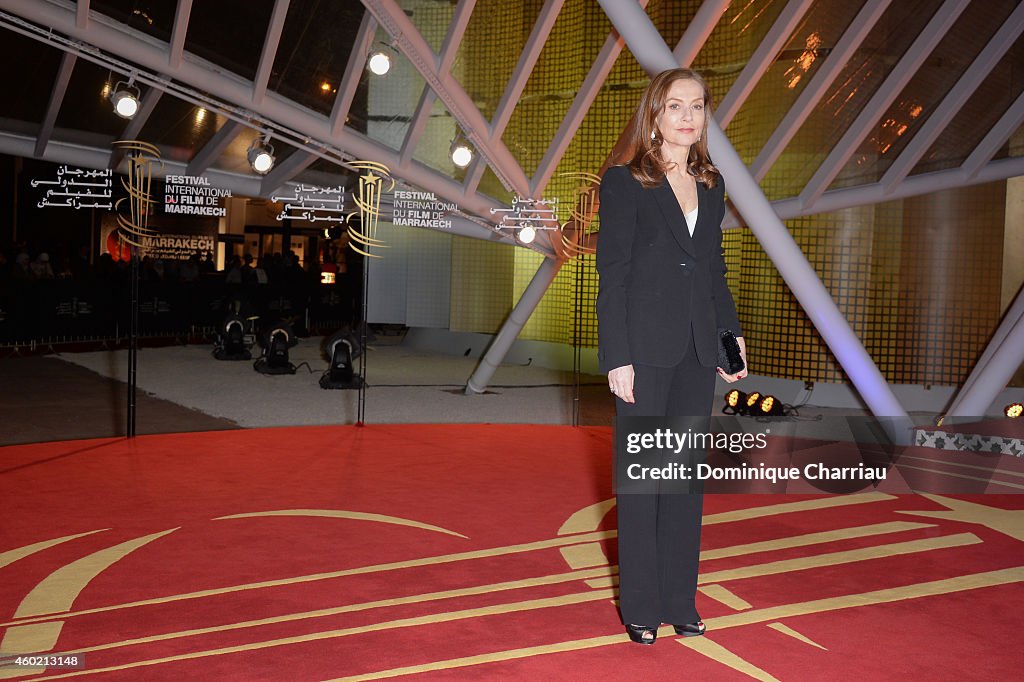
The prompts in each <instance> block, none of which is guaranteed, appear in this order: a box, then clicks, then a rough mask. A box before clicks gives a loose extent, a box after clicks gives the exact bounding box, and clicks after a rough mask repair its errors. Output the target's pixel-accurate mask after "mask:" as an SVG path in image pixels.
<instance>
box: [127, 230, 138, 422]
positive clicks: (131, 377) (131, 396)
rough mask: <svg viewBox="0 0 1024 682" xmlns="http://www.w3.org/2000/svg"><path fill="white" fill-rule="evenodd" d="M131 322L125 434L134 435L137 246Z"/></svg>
mask: <svg viewBox="0 0 1024 682" xmlns="http://www.w3.org/2000/svg"><path fill="white" fill-rule="evenodd" d="M130 276H131V311H130V315H131V322H130V323H129V325H128V425H127V429H126V434H125V435H126V436H127V437H128V438H134V437H135V395H136V391H135V387H136V384H137V377H136V374H137V369H138V359H139V247H137V246H132V247H131V275H130Z"/></svg>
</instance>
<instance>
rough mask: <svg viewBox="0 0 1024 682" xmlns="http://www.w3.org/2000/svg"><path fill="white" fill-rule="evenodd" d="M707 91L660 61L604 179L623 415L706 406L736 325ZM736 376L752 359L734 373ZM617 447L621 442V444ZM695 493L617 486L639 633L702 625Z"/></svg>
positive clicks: (602, 292) (610, 335)
mask: <svg viewBox="0 0 1024 682" xmlns="http://www.w3.org/2000/svg"><path fill="white" fill-rule="evenodd" d="M709 116H711V96H710V94H709V93H708V90H707V86H706V85H705V83H704V81H703V80H702V79H701V78H700V76H699V75H697V74H696V73H695V72H693V71H691V70H689V69H672V70H670V71H665V72H663V73H661V74H658V76H656V77H655V78H654V79H653V80H652V81H651V84H650V85H649V86H648V88H647V90H646V91H645V92H644V94H643V96H642V97H641V99H640V103H639V105H638V106H637V110H636V113H635V114H634V119H633V140H632V142H633V150H634V151H633V156H632V159H631V160H630V161H629V162H628V163H627V164H626V165H624V166H616V167H613V168H610V169H609V170H608V172H607V173H606V174H605V176H604V179H603V180H602V183H601V205H600V217H601V235H600V237H599V239H598V247H597V269H598V273H599V275H600V288H599V292H598V297H597V317H598V334H599V339H598V360H599V363H600V367H601V371H602V372H607V373H608V385H609V387H610V388H611V391H612V393H614V394H615V396H616V398H617V399H616V414H617V415H618V416H627V417H628V416H653V417H673V416H696V417H705V418H707V417H710V415H711V409H712V402H713V400H714V388H715V372H716V364H717V359H718V343H719V339H718V330H719V329H721V328H726V329H730V330H732V331H733V332H734V333H735V335H736V336H737V340H738V342H739V346H740V351H741V354H742V355H743V358H744V363H745V362H746V346H745V344H744V342H743V337H742V335H741V330H740V325H739V320H738V319H737V316H736V306H735V304H734V303H733V300H732V295H731V294H730V292H729V288H728V287H727V286H726V282H725V259H724V257H723V252H722V230H721V222H722V218H723V217H724V215H725V201H724V195H725V183H724V182H723V180H722V177H721V175H720V174H719V172H718V169H716V168H715V167H714V165H712V163H711V159H710V157H709V155H708V146H707V119H708V117H709ZM717 371H718V374H719V375H720V376H722V377H723V379H725V380H726V381H728V382H733V381H736V380H737V379H740V378H742V377H744V376H746V370H742V371H740V372H739V373H738V374H736V375H727V374H725V372H724V371H723V370H722V369H721V368H718V370H717ZM618 454H621V453H618ZM702 506H703V498H702V496H701V495H700V494H621V493H620V494H619V495H618V498H617V510H618V522H619V530H618V538H619V539H618V543H619V604H620V610H621V613H622V619H623V623H624V624H625V625H626V631H627V632H628V633H629V636H630V638H631V639H632V640H633V641H635V642H638V643H641V644H653V643H654V640H655V638H656V636H657V630H658V627H660V625H661V624H662V623H671V624H672V625H674V626H675V630H676V632H677V633H678V634H681V635H687V636H693V635H702V634H704V630H705V627H704V624H703V623H702V622H701V620H700V616H699V615H698V613H697V609H696V606H695V601H694V598H695V596H696V590H697V562H698V558H699V553H700V529H701V514H702Z"/></svg>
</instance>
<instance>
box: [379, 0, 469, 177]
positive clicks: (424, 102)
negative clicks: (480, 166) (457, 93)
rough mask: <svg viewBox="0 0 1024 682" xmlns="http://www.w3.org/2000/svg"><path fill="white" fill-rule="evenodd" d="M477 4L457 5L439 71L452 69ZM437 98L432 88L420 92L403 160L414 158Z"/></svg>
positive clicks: (461, 0)
mask: <svg viewBox="0 0 1024 682" xmlns="http://www.w3.org/2000/svg"><path fill="white" fill-rule="evenodd" d="M475 6H476V0H459V4H458V5H457V6H456V7H455V12H454V14H453V16H452V21H451V23H450V24H449V25H448V33H447V34H446V35H445V37H444V43H443V44H442V45H441V55H440V59H439V60H438V73H448V72H449V71H450V70H451V68H452V63H453V62H454V61H455V56H456V55H457V54H458V53H459V45H460V44H461V43H462V37H463V36H464V35H466V27H467V26H468V25H469V18H470V16H472V14H473V7H475ZM436 100H437V94H436V93H435V92H434V91H433V90H431V89H430V88H428V87H424V88H423V92H421V93H420V101H419V102H418V103H417V104H416V112H415V113H414V114H413V115H412V121H410V122H409V128H408V130H406V132H405V139H404V140H403V141H402V148H401V150H399V158H401V159H402V161H403V162H407V161H409V160H410V159H412V157H413V154H414V153H415V152H416V145H418V144H419V142H420V137H422V136H423V131H424V130H425V129H426V127H427V122H428V121H429V120H430V112H431V111H432V110H433V109H434V102H435V101H436ZM477 158H480V157H477Z"/></svg>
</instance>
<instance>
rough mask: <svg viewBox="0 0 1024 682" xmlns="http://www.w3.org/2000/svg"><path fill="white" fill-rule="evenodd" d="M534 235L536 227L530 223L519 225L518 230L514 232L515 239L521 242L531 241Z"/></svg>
mask: <svg viewBox="0 0 1024 682" xmlns="http://www.w3.org/2000/svg"><path fill="white" fill-rule="evenodd" d="M536 237H537V229H536V228H535V227H532V226H530V225H525V226H523V227H520V228H519V231H518V232H516V239H518V240H519V241H520V242H521V243H523V244H529V243H531V242H532V241H533V240H534V239H535V238H536Z"/></svg>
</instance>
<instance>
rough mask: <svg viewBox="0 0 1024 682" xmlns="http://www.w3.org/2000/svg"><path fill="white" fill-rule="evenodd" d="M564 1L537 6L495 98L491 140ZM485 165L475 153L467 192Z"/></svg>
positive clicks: (516, 97) (519, 93)
mask: <svg viewBox="0 0 1024 682" xmlns="http://www.w3.org/2000/svg"><path fill="white" fill-rule="evenodd" d="M564 4H565V0H546V1H545V3H544V6H543V7H541V10H540V14H539V15H538V16H537V21H535V22H534V24H533V29H532V30H531V31H530V35H529V37H528V38H527V39H526V45H525V46H524V48H523V51H522V52H521V53H520V54H519V61H518V62H517V63H516V67H515V69H514V70H513V71H512V77H511V78H510V79H509V81H508V84H507V85H506V86H505V91H504V92H503V93H502V94H501V100H499V102H498V106H497V108H496V109H495V110H494V116H493V117H491V125H490V130H489V133H488V134H489V135H490V136H491V138H492V139H498V138H501V136H502V135H504V134H505V128H506V127H507V126H508V122H509V121H510V120H512V113H513V112H514V111H515V108H516V105H517V104H519V98H520V97H521V96H522V94H523V90H524V89H525V88H526V84H527V83H528V82H529V80H530V74H532V73H533V68H534V67H535V66H536V65H537V60H538V59H540V55H541V52H543V51H544V45H545V44H546V43H547V39H548V36H549V35H550V34H551V29H552V28H554V25H555V20H556V19H557V18H558V13H559V12H560V11H561V10H562V6H563V5H564ZM616 54H618V52H616ZM577 97H578V95H577ZM486 168H487V164H485V163H484V162H483V161H482V160H481V159H480V157H479V156H478V157H476V158H474V159H473V164H472V165H471V166H470V167H469V171H467V172H466V183H465V186H466V188H467V190H469V191H471V192H475V191H476V188H477V187H478V186H479V185H480V180H481V179H482V178H483V176H484V170H486ZM530 191H532V192H535V191H536V186H535V185H534V184H533V183H531V185H530Z"/></svg>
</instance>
